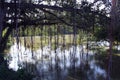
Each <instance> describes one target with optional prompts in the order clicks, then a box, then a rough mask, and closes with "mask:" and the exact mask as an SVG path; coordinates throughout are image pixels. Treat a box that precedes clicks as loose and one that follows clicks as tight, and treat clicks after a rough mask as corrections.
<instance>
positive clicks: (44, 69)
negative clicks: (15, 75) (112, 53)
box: [7, 44, 120, 80]
mask: <svg viewBox="0 0 120 80" xmlns="http://www.w3.org/2000/svg"><path fill="white" fill-rule="evenodd" d="M16 47H17V44H14V45H13V46H11V49H10V53H9V54H8V58H7V59H8V65H9V68H10V69H13V70H14V71H17V70H18V69H22V68H24V69H25V71H27V72H28V73H30V74H32V75H35V77H34V78H33V80H105V79H106V77H107V64H108V63H107V62H106V61H107V60H105V59H106V57H105V56H104V57H103V55H100V56H94V55H95V54H94V52H93V51H87V50H85V49H84V48H83V47H82V46H81V45H79V46H76V47H75V46H72V47H70V48H69V49H67V50H61V47H58V48H57V49H56V50H52V49H51V48H50V46H45V47H43V49H38V50H36V51H31V50H30V49H26V48H25V47H23V46H19V49H18V48H16ZM113 58H114V57H113ZM116 58H117V57H116ZM119 59H120V58H119ZM114 65H118V63H117V62H113V66H112V67H113V69H112V70H113V71H112V72H111V79H112V78H113V79H116V78H117V79H120V78H119V77H118V76H119V72H120V71H118V69H119V65H118V66H114ZM115 71H118V73H117V72H115Z"/></svg>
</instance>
